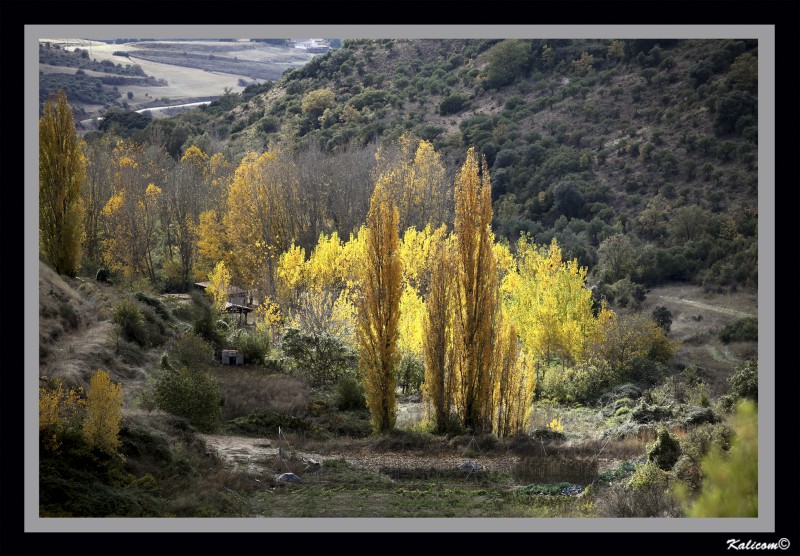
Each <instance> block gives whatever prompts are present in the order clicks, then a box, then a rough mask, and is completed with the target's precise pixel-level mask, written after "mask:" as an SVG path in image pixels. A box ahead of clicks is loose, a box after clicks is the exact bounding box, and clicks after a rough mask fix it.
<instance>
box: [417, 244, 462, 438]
mask: <svg viewBox="0 0 800 556" xmlns="http://www.w3.org/2000/svg"><path fill="white" fill-rule="evenodd" d="M432 255H433V257H434V258H436V259H437V261H438V263H439V264H438V265H436V266H434V268H433V271H432V272H431V277H430V290H429V293H428V299H427V303H426V304H425V316H424V320H423V331H424V335H423V337H424V338H425V341H424V344H423V352H424V358H425V387H424V392H425V397H426V398H427V399H428V400H429V402H430V404H431V407H432V410H433V419H434V423H435V426H436V430H437V432H439V433H443V432H445V430H446V426H447V423H448V420H449V419H450V412H451V410H452V403H453V397H454V387H455V385H454V380H455V375H454V373H453V366H454V350H453V336H452V334H453V323H452V317H451V311H450V308H451V306H452V303H453V288H454V286H455V283H454V281H453V275H454V272H455V259H454V258H453V256H452V254H451V251H450V250H449V249H448V246H447V245H446V244H445V243H444V241H441V242H439V243H437V244H435V245H434V246H433V247H432Z"/></svg>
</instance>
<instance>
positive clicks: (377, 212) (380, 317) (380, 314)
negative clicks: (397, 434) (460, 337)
mask: <svg viewBox="0 0 800 556" xmlns="http://www.w3.org/2000/svg"><path fill="white" fill-rule="evenodd" d="M398 218H399V214H398V210H397V207H396V206H395V204H394V202H393V200H392V197H391V196H390V195H389V194H388V192H387V191H386V189H385V188H384V187H383V183H382V181H378V183H377V185H376V186H375V192H374V193H373V195H372V198H371V199H370V208H369V213H368V215H367V228H366V264H365V265H364V267H363V269H362V273H361V288H362V291H361V296H359V297H358V298H357V302H356V307H357V309H358V329H357V331H356V334H357V339H358V346H359V368H360V370H361V376H362V380H363V382H364V387H365V390H366V399H367V407H368V408H369V411H370V414H371V417H372V427H373V430H374V431H376V432H380V431H385V430H388V429H391V428H392V427H394V424H395V420H396V417H397V408H396V407H395V388H396V379H395V375H394V370H395V367H396V365H397V362H398V361H397V359H398V357H397V336H398V320H399V317H400V296H401V295H402V292H403V287H402V273H403V272H402V261H401V260H400V253H399V242H400V238H399V230H398V227H397V223H398Z"/></svg>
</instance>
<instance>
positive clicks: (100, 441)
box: [83, 370, 122, 454]
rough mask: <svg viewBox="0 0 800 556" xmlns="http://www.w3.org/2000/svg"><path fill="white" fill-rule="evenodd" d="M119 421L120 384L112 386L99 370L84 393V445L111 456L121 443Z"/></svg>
mask: <svg viewBox="0 0 800 556" xmlns="http://www.w3.org/2000/svg"><path fill="white" fill-rule="evenodd" d="M121 421H122V385H121V384H114V383H113V382H111V379H110V378H109V376H108V373H107V372H105V371H102V370H98V371H97V372H96V373H95V374H94V375H92V379H91V382H90V383H89V390H88V391H87V392H86V416H85V417H84V418H83V434H84V438H85V439H86V443H87V444H88V445H89V446H90V447H92V448H97V449H99V450H101V451H103V452H106V453H109V454H113V453H114V452H116V450H117V448H118V447H119V444H120V440H119V429H120V422H121Z"/></svg>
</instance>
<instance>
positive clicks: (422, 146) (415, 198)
mask: <svg viewBox="0 0 800 556" xmlns="http://www.w3.org/2000/svg"><path fill="white" fill-rule="evenodd" d="M387 151H388V152H387ZM376 158H377V159H378V170H377V173H378V178H379V179H382V180H383V181H384V187H386V188H387V189H388V190H389V193H390V194H391V195H392V197H393V198H394V199H395V202H396V203H397V207H398V210H399V213H400V221H399V222H400V224H399V225H400V229H401V230H405V229H407V228H409V227H411V226H416V227H418V228H420V229H421V228H423V227H424V226H426V225H427V224H431V225H433V226H439V225H441V224H442V223H444V222H446V220H447V219H448V213H449V210H450V202H451V199H452V191H451V190H450V188H449V186H448V183H447V180H446V177H445V166H444V163H443V162H442V160H441V156H440V155H439V153H437V152H436V150H435V149H434V148H433V144H431V143H430V142H428V141H424V140H418V139H414V138H412V137H409V136H408V135H402V136H401V137H400V139H399V140H398V143H397V146H396V150H393V149H388V150H382V151H379V152H378V153H377V154H376Z"/></svg>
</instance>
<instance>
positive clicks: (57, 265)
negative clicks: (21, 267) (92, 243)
mask: <svg viewBox="0 0 800 556" xmlns="http://www.w3.org/2000/svg"><path fill="white" fill-rule="evenodd" d="M85 179H86V157H85V155H84V153H83V149H82V144H81V142H80V141H79V140H78V136H77V134H76V131H75V122H74V120H73V116H72V109H71V108H70V106H69V103H68V102H67V97H66V95H65V94H64V91H60V92H59V93H57V94H56V95H55V97H51V98H50V100H48V101H47V103H46V104H45V107H44V113H43V114H42V117H41V118H40V119H39V251H40V253H41V256H42V258H43V259H44V260H45V261H46V262H47V263H48V264H50V265H52V266H53V268H54V269H55V270H56V272H58V273H59V274H66V275H68V276H75V275H76V274H77V272H78V268H79V267H80V262H81V235H82V233H83V212H84V208H83V202H82V198H81V190H82V188H83V183H84V181H85Z"/></svg>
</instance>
